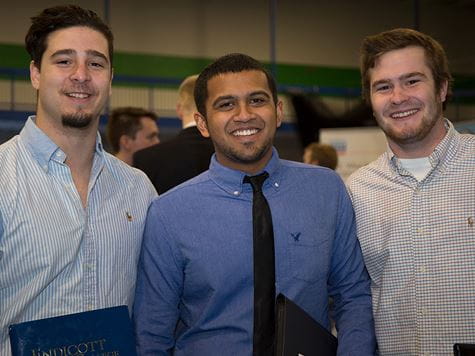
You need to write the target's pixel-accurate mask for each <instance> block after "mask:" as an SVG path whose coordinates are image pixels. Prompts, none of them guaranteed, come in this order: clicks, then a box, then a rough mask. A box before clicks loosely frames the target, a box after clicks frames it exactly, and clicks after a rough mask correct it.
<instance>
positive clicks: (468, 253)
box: [348, 121, 475, 356]
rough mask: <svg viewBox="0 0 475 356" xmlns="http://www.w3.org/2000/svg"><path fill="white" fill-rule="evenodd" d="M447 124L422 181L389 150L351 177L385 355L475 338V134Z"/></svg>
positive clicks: (447, 351)
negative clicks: (405, 167)
mask: <svg viewBox="0 0 475 356" xmlns="http://www.w3.org/2000/svg"><path fill="white" fill-rule="evenodd" d="M447 126H448V133H447V135H446V137H445V138H444V140H443V141H442V142H441V143H440V144H439V145H438V146H437V147H436V149H435V151H434V152H433V154H432V155H431V156H430V157H429V160H430V163H431V166H432V168H431V170H430V172H429V174H428V175H427V176H426V178H425V179H423V180H422V181H420V182H418V181H417V180H416V179H415V178H414V177H413V176H412V175H411V173H409V172H408V171H407V170H405V169H404V168H403V167H402V166H401V164H400V162H399V160H398V159H397V157H395V156H394V154H393V153H392V152H391V150H390V149H388V151H387V152H385V153H384V154H383V155H381V156H380V157H379V158H378V159H377V160H376V161H374V162H372V163H370V164H369V165H368V166H366V167H363V168H361V169H360V170H358V171H357V172H356V173H354V174H353V175H352V176H351V177H350V178H349V180H348V189H349V191H350V195H351V197H352V200H353V204H354V208H355V213H356V218H357V231H358V237H359V240H360V243H361V248H362V251H363V255H364V260H365V263H366V267H367V269H368V272H369V274H370V276H371V280H372V293H373V313H374V316H375V323H376V335H377V339H378V343H379V350H380V354H381V355H404V356H407V355H426V354H427V355H452V354H453V352H452V347H453V344H454V343H456V342H465V343H475V136H473V135H461V134H459V133H458V132H456V131H455V129H454V128H453V125H452V124H451V123H450V122H448V121H447Z"/></svg>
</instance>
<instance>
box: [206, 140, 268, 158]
mask: <svg viewBox="0 0 475 356" xmlns="http://www.w3.org/2000/svg"><path fill="white" fill-rule="evenodd" d="M272 144H273V140H272V138H269V139H268V140H267V141H266V142H264V143H263V144H262V145H259V146H256V145H255V144H254V143H252V144H248V145H245V146H246V148H245V149H236V148H234V147H231V146H228V145H223V144H221V143H220V142H214V145H215V148H216V150H217V151H221V152H222V154H223V155H224V156H226V157H227V158H228V159H229V160H231V161H234V162H236V163H245V164H251V163H256V162H259V161H260V160H261V159H262V158H263V157H264V156H265V155H266V154H267V152H269V150H270V149H271V147H272Z"/></svg>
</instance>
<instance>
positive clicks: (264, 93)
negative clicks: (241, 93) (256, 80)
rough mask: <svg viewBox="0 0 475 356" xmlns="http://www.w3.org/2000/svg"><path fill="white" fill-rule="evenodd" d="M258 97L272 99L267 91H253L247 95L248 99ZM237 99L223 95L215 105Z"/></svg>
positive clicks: (233, 96) (234, 96)
mask: <svg viewBox="0 0 475 356" xmlns="http://www.w3.org/2000/svg"><path fill="white" fill-rule="evenodd" d="M256 95H264V96H265V97H266V98H269V99H270V97H271V96H270V95H269V93H267V92H266V91H264V90H258V91H253V92H252V93H250V94H249V95H246V96H247V97H253V96H256ZM235 98H236V95H222V96H218V97H217V98H216V99H215V100H214V101H213V105H214V104H216V103H217V102H219V101H222V100H230V99H235Z"/></svg>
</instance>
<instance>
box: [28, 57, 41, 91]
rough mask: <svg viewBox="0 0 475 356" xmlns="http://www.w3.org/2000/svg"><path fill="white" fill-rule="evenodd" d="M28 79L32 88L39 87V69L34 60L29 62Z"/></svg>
mask: <svg viewBox="0 0 475 356" xmlns="http://www.w3.org/2000/svg"><path fill="white" fill-rule="evenodd" d="M30 80H31V85H33V88H35V89H36V90H38V89H39V88H40V69H39V68H38V67H37V66H36V65H35V62H34V61H31V62H30Z"/></svg>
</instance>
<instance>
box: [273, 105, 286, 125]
mask: <svg viewBox="0 0 475 356" xmlns="http://www.w3.org/2000/svg"><path fill="white" fill-rule="evenodd" d="M283 105H284V104H283V103H282V101H281V100H279V101H278V102H277V105H276V106H275V110H276V121H277V122H276V125H277V127H280V125H281V124H282V120H283V119H284V110H283Z"/></svg>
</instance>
